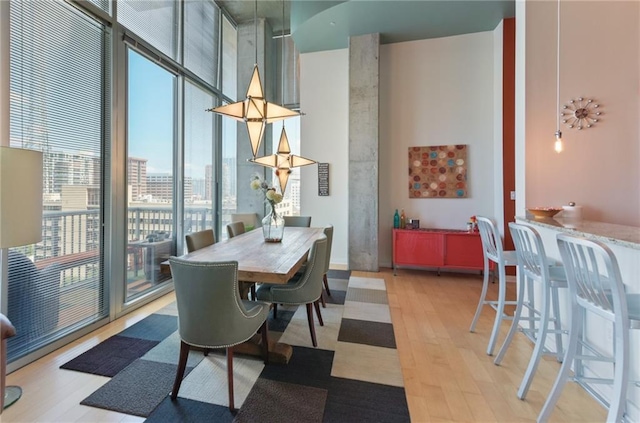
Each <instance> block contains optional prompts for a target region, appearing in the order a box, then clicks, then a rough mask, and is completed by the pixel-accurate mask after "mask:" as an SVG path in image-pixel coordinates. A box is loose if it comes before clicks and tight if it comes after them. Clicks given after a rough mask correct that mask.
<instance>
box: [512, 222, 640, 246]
mask: <svg viewBox="0 0 640 423" xmlns="http://www.w3.org/2000/svg"><path fill="white" fill-rule="evenodd" d="M516 219H518V220H521V221H523V222H526V223H529V224H531V225H537V226H542V227H545V228H548V229H555V230H557V231H559V232H567V233H571V234H575V235H579V236H583V237H585V238H589V239H594V240H597V241H602V242H606V243H608V244H614V245H620V246H624V247H628V248H633V249H636V250H640V227H637V226H625V225H616V224H613V223H604V222H593V221H590V220H575V219H562V218H553V217H545V218H533V217H531V218H530V217H516Z"/></svg>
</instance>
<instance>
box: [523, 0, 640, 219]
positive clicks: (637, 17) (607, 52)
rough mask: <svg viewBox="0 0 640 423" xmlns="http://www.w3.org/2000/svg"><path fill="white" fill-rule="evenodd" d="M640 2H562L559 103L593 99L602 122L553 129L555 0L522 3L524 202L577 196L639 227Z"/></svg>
mask: <svg viewBox="0 0 640 423" xmlns="http://www.w3.org/2000/svg"><path fill="white" fill-rule="evenodd" d="M639 9H640V3H639V2H636V1H626V2H619V1H606V2H600V1H565V2H562V3H561V49H560V51H561V57H560V67H561V71H560V103H561V104H567V103H568V101H569V100H570V99H572V98H577V97H585V98H593V99H595V101H596V102H597V103H600V104H601V111H602V112H603V115H602V117H601V121H600V122H598V123H596V124H595V125H594V127H593V128H589V129H584V130H582V131H578V130H576V129H570V128H568V126H566V125H565V124H563V123H561V130H562V132H563V135H564V136H563V139H564V146H565V150H564V152H562V153H560V154H557V153H555V151H554V150H553V143H554V132H555V130H556V116H557V114H556V25H557V20H556V16H557V15H556V11H557V3H556V2H553V1H551V2H537V1H536V2H527V6H526V58H525V62H526V65H525V87H526V88H525V102H524V107H525V141H524V142H525V154H526V158H525V187H526V191H525V202H526V204H525V206H526V207H531V206H560V205H564V204H567V203H568V202H569V201H575V202H576V203H577V204H580V205H582V206H583V208H584V209H583V217H584V218H585V219H588V220H596V221H603V222H609V223H618V224H624V225H633V226H640V126H639V124H638V121H639V120H640V118H639V117H640V77H639V76H640V57H639V55H640V11H639Z"/></svg>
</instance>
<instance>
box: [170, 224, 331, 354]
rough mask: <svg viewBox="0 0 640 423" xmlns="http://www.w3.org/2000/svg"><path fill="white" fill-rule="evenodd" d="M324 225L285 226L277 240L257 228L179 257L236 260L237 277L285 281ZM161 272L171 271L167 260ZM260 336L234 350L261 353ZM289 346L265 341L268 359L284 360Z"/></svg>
mask: <svg viewBox="0 0 640 423" xmlns="http://www.w3.org/2000/svg"><path fill="white" fill-rule="evenodd" d="M323 233H324V228H300V227H285V228H284V236H283V238H282V241H281V242H265V240H264V237H263V235H262V230H261V229H260V228H257V229H254V230H252V231H249V232H245V233H244V234H241V235H238V236H235V237H233V238H229V239H226V240H223V241H220V242H217V243H215V244H212V245H209V246H207V247H204V248H201V249H199V250H196V251H193V252H191V253H189V254H186V255H184V256H181V258H183V259H186V260H192V261H197V262H219V261H229V260H235V261H237V262H238V280H239V281H243V282H256V283H281V284H284V283H287V282H288V281H289V279H291V278H292V277H293V275H295V274H296V272H297V271H298V270H300V268H301V267H302V265H303V264H304V262H305V261H306V260H307V256H308V255H309V250H310V249H311V246H312V245H313V243H314V241H315V240H317V239H318V238H319V237H320V236H321V235H322V234H323ZM162 270H163V271H164V272H171V269H170V267H169V261H168V260H167V261H165V262H163V263H162ZM260 342H261V337H260V336H257V335H256V336H254V337H253V338H252V339H250V340H249V341H247V342H245V343H244V344H240V345H236V346H235V347H234V352H236V353H240V354H248V355H255V356H258V357H260V356H261V354H262V350H261V346H260ZM292 351H293V349H292V348H291V346H290V345H288V344H284V343H280V342H272V341H269V360H270V361H271V362H275V363H288V362H289V359H290V358H291V354H292Z"/></svg>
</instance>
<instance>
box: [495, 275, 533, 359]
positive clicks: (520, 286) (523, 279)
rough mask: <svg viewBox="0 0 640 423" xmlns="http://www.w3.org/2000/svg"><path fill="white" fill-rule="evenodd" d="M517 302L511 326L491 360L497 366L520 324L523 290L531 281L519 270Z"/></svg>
mask: <svg viewBox="0 0 640 423" xmlns="http://www.w3.org/2000/svg"><path fill="white" fill-rule="evenodd" d="M518 279H519V282H518V294H517V295H518V296H517V298H518V302H517V303H516V311H515V312H514V313H513V321H512V322H511V327H510V328H509V333H508V334H507V337H506V338H505V339H504V342H503V343H502V347H500V351H498V355H497V356H496V358H495V360H493V364H495V365H496V366H499V365H500V363H501V362H502V359H503V358H504V355H505V354H506V353H507V349H509V345H511V341H512V340H513V335H515V334H516V332H517V331H518V326H519V324H520V319H521V317H522V309H523V307H524V291H525V284H527V285H530V284H531V283H532V281H531V280H529V279H528V278H526V277H524V275H523V273H522V272H520V274H519V276H518Z"/></svg>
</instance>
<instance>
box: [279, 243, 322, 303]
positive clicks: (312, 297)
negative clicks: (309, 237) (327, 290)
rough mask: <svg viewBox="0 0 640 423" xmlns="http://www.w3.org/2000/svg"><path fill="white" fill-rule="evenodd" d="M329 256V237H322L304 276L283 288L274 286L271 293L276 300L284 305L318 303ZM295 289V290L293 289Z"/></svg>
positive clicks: (313, 249)
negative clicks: (327, 256)
mask: <svg viewBox="0 0 640 423" xmlns="http://www.w3.org/2000/svg"><path fill="white" fill-rule="evenodd" d="M326 255H327V237H326V236H325V235H320V237H319V238H318V239H317V240H315V241H314V243H313V245H312V246H311V250H310V251H309V256H308V258H307V265H306V267H305V271H304V274H303V275H302V277H301V278H300V279H299V280H298V281H297V282H294V283H293V284H292V283H288V284H286V285H283V286H282V289H280V286H278V285H274V286H272V287H271V292H272V293H273V297H274V298H278V301H282V302H283V303H288V304H293V303H299V304H307V303H311V302H314V301H316V300H317V299H318V298H320V295H322V281H323V277H324V267H325V261H326ZM292 288H293V289H292Z"/></svg>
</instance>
